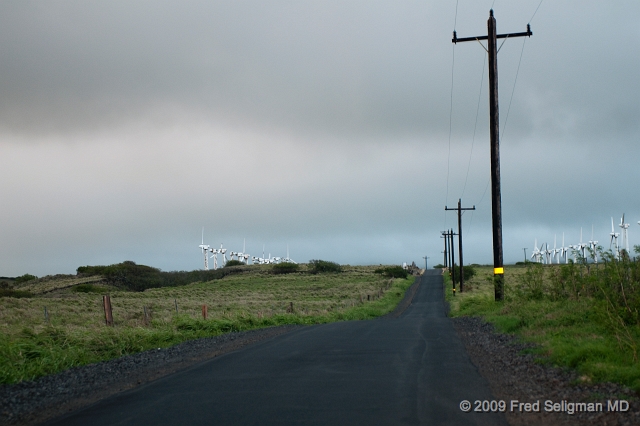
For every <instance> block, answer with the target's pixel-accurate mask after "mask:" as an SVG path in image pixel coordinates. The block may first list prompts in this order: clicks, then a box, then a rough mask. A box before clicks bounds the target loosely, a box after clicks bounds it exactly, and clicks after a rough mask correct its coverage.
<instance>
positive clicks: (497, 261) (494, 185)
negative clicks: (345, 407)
mask: <svg viewBox="0 0 640 426" xmlns="http://www.w3.org/2000/svg"><path fill="white" fill-rule="evenodd" d="M487 30H488V32H487V35H486V36H478V37H465V38H458V36H457V34H456V32H455V31H454V32H453V39H452V40H451V41H452V42H453V43H459V42H464V41H480V40H487V49H486V50H487V53H488V54H489V129H490V134H491V216H492V225H493V282H494V292H495V300H498V301H499V300H503V298H504V264H503V260H502V200H501V195H500V140H499V138H500V120H499V114H498V46H497V43H496V42H497V40H498V39H499V38H511V37H531V36H532V35H533V33H532V32H531V27H530V26H529V24H527V31H526V32H524V33H511V34H496V18H494V17H493V9H491V10H490V11H489V20H488V21H487Z"/></svg>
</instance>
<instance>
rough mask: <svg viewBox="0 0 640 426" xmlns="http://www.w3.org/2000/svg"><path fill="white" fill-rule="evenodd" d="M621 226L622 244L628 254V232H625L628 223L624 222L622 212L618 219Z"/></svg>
mask: <svg viewBox="0 0 640 426" xmlns="http://www.w3.org/2000/svg"><path fill="white" fill-rule="evenodd" d="M618 226H619V227H620V228H622V245H624V246H625V250H627V256H628V255H629V234H628V233H627V229H629V224H628V223H624V213H622V219H620V225H618Z"/></svg>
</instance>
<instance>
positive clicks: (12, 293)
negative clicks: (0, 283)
mask: <svg viewBox="0 0 640 426" xmlns="http://www.w3.org/2000/svg"><path fill="white" fill-rule="evenodd" d="M0 297H15V298H21V297H33V294H31V293H29V292H28V291H22V290H12V289H9V288H0Z"/></svg>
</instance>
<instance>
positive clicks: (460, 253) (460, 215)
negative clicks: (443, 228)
mask: <svg viewBox="0 0 640 426" xmlns="http://www.w3.org/2000/svg"><path fill="white" fill-rule="evenodd" d="M444 209H445V210H457V211H458V257H459V258H460V293H462V291H463V290H464V271H463V269H462V211H463V210H475V209H476V206H473V207H465V208H463V207H462V199H461V198H458V207H457V208H451V209H450V208H449V207H447V206H444Z"/></svg>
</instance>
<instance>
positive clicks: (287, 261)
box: [282, 222, 640, 263]
mask: <svg viewBox="0 0 640 426" xmlns="http://www.w3.org/2000/svg"><path fill="white" fill-rule="evenodd" d="M638 223H640V222H638ZM282 261H283V262H286V263H296V262H294V261H293V259H291V258H290V257H289V244H287V257H285V258H284V259H283V260H282Z"/></svg>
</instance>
